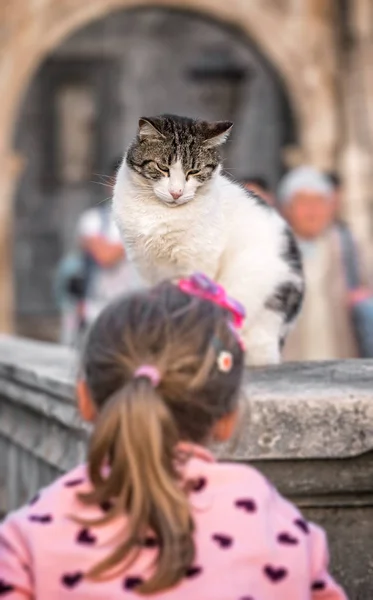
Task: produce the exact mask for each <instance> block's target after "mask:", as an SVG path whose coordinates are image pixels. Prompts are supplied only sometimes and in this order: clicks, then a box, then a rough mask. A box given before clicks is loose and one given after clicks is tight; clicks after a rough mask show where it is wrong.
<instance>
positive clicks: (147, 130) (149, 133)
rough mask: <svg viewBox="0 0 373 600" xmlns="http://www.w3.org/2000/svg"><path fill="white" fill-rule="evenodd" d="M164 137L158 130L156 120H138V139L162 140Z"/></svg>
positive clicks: (145, 118)
mask: <svg viewBox="0 0 373 600" xmlns="http://www.w3.org/2000/svg"><path fill="white" fill-rule="evenodd" d="M164 137H165V136H164V135H163V133H162V132H161V131H160V129H159V124H158V123H157V120H156V119H148V118H147V117H141V119H140V120H139V138H140V140H143V139H145V138H147V139H162V138H164Z"/></svg>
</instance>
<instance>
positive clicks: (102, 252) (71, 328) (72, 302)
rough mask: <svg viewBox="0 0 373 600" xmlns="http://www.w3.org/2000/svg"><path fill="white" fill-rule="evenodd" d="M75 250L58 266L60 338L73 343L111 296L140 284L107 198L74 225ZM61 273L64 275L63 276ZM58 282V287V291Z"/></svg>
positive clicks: (113, 167) (112, 178)
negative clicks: (61, 311)
mask: <svg viewBox="0 0 373 600" xmlns="http://www.w3.org/2000/svg"><path fill="white" fill-rule="evenodd" d="M120 162H121V159H117V160H115V161H114V162H113V164H112V165H111V168H110V171H109V173H110V175H109V183H108V188H109V194H110V192H111V190H112V187H113V186H114V183H115V174H116V171H117V168H118V167H119V165H120ZM77 247H78V252H77V253H76V254H75V255H74V254H71V255H68V256H67V257H66V259H65V260H64V261H62V266H61V267H60V278H59V279H60V282H61V281H64V286H63V287H64V295H63V294H62V292H61V293H60V297H61V298H64V307H65V317H64V318H63V319H62V322H63V326H62V333H61V340H62V342H63V343H67V344H69V345H74V344H76V343H77V342H78V341H79V339H80V337H81V335H82V334H83V333H84V332H85V331H86V329H87V328H89V327H90V325H91V324H92V323H93V321H94V320H95V319H96V317H97V316H98V315H99V313H100V312H101V311H102V309H103V308H104V307H105V306H106V305H107V304H108V303H109V302H110V301H111V300H112V299H113V298H115V297H117V296H119V295H120V294H123V293H129V292H131V291H134V290H135V289H136V288H138V287H139V286H140V280H139V277H138V275H137V273H136V271H135V269H134V267H133V265H132V264H131V263H130V262H129V261H128V259H127V257H126V254H125V249H124V247H123V243H122V240H121V237H120V234H119V231H118V229H117V226H116V224H115V222H114V220H113V217H112V210H111V201H110V199H107V200H105V201H103V202H101V203H100V204H99V205H97V206H96V207H94V208H91V209H89V210H87V211H85V212H84V213H83V214H82V216H81V217H80V220H79V222H78V227H77ZM63 276H65V277H63ZM61 287H62V285H61V283H60V284H59V289H60V290H61Z"/></svg>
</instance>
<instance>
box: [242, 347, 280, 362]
mask: <svg viewBox="0 0 373 600" xmlns="http://www.w3.org/2000/svg"><path fill="white" fill-rule="evenodd" d="M280 362H281V354H280V351H279V348H278V345H277V344H276V346H275V345H274V344H272V345H271V346H256V347H251V348H250V347H247V349H246V357H245V364H246V366H247V367H264V366H266V365H278V364H280Z"/></svg>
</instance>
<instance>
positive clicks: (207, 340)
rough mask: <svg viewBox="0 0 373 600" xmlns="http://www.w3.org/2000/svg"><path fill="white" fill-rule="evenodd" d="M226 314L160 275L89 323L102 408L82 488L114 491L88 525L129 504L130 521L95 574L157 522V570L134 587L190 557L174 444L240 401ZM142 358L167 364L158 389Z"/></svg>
mask: <svg viewBox="0 0 373 600" xmlns="http://www.w3.org/2000/svg"><path fill="white" fill-rule="evenodd" d="M228 321H229V316H228V314H227V312H226V311H225V310H224V309H223V308H221V307H220V306H217V305H215V304H213V303H211V302H209V301H207V300H203V299H200V298H197V297H194V296H189V295H187V294H185V293H184V292H182V291H181V290H179V289H178V287H177V286H175V285H173V284H171V283H163V284H161V285H158V286H157V287H155V288H153V289H152V290H150V291H144V292H141V293H137V294H135V295H133V296H130V297H125V298H121V299H120V300H118V301H116V302H114V303H113V304H111V305H110V306H109V307H108V308H107V309H105V310H104V311H103V313H102V314H101V315H100V317H99V318H98V320H97V321H96V323H95V324H94V326H93V328H92V330H91V331H90V333H89V335H88V338H87V342H86V346H85V350H84V352H83V371H84V375H85V378H86V381H87V385H88V388H89V390H90V393H91V395H92V399H93V401H94V403H95V405H96V406H97V408H98V410H99V417H98V420H97V423H96V425H95V430H94V433H93V435H92V438H91V442H90V448H89V454H88V471H89V476H90V479H91V482H92V485H93V491H92V492H89V493H86V494H80V495H79V498H80V500H81V501H83V502H84V503H85V504H90V505H91V504H102V503H108V502H109V501H113V499H114V502H113V507H112V509H111V510H110V511H109V512H108V513H107V514H106V515H105V517H103V518H102V519H100V520H97V521H93V522H90V524H91V525H100V524H105V523H107V522H108V521H109V520H111V519H112V518H114V517H115V516H117V515H118V514H121V513H122V514H123V512H125V514H126V515H127V518H128V522H127V526H126V529H125V532H124V539H123V541H121V542H120V543H119V544H118V546H117V547H116V549H115V550H114V551H113V552H112V553H111V554H110V555H109V556H108V557H107V558H106V559H104V560H103V561H101V562H100V563H99V564H97V565H95V566H94V567H93V568H92V569H91V571H90V572H89V573H88V574H87V576H88V577H91V578H94V579H102V578H103V577H107V576H109V575H112V574H113V573H114V572H115V571H116V572H117V571H118V569H120V570H123V569H125V568H126V569H127V568H128V567H129V566H130V565H131V564H132V563H133V562H134V561H135V560H136V558H137V557H138V555H139V553H140V551H141V547H142V545H143V544H144V540H145V539H146V537H147V536H148V535H149V533H150V532H151V533H152V535H154V536H155V538H156V540H157V545H158V554H157V558H156V561H155V565H154V566H155V568H154V573H153V574H152V576H151V577H150V578H149V579H147V581H146V582H144V583H142V584H141V585H139V586H138V587H136V591H137V592H139V593H142V594H151V593H154V592H159V591H161V590H165V589H167V588H169V587H172V586H174V585H175V584H176V583H178V582H179V581H180V580H181V579H182V578H183V577H184V576H185V574H186V571H187V569H188V567H189V566H190V565H191V564H192V562H193V559H194V555H195V548H194V541H193V529H194V525H193V520H192V516H191V510H190V506H189V502H188V496H187V489H186V487H185V485H184V483H183V482H182V480H181V472H180V464H178V463H177V461H176V445H177V443H178V442H179V441H180V440H183V441H190V442H195V443H206V441H208V437H209V434H210V432H211V429H212V426H213V425H214V423H215V422H216V421H218V420H219V419H220V418H221V417H223V416H225V415H227V414H229V413H230V412H232V411H233V410H234V409H235V407H236V404H237V393H238V389H239V385H240V380H241V374H242V368H243V352H242V350H241V348H240V345H239V343H238V342H237V338H236V337H235V335H234V334H233V333H232V330H231V329H230V327H229V322H228ZM223 350H224V351H227V352H230V353H231V354H232V358H233V364H232V368H231V370H230V371H229V372H222V371H221V370H219V368H218V363H217V357H218V355H219V353H220V352H221V351H223ZM144 364H149V365H153V366H155V367H156V368H157V369H158V370H159V372H160V374H161V380H160V383H159V385H158V386H157V388H156V389H155V388H154V386H153V385H152V383H151V381H150V380H149V379H147V378H145V377H134V372H135V370H136V369H137V368H138V367H139V366H141V365H144ZM108 464H109V466H110V468H109V469H106V471H105V467H107V465H108ZM85 523H87V522H86V521H85Z"/></svg>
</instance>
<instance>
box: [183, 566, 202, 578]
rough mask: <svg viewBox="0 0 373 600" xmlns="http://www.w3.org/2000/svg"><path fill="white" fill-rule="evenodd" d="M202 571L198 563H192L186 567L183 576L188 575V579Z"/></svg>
mask: <svg viewBox="0 0 373 600" xmlns="http://www.w3.org/2000/svg"><path fill="white" fill-rule="evenodd" d="M201 573H202V567H199V566H198V565H192V566H191V567H188V568H187V570H186V573H185V577H188V579H191V578H192V577H197V575H200V574H201Z"/></svg>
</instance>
